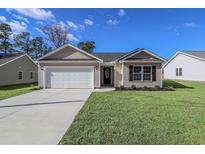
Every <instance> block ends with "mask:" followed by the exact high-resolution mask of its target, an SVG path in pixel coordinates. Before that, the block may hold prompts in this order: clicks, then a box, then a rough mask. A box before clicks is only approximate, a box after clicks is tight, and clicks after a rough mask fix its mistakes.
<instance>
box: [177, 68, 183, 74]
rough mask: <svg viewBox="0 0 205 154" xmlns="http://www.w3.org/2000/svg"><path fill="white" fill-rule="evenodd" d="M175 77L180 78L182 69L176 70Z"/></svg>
mask: <svg viewBox="0 0 205 154" xmlns="http://www.w3.org/2000/svg"><path fill="white" fill-rule="evenodd" d="M176 76H182V68H176Z"/></svg>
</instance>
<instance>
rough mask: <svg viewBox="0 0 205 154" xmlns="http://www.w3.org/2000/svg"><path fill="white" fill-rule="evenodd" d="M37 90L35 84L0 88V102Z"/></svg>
mask: <svg viewBox="0 0 205 154" xmlns="http://www.w3.org/2000/svg"><path fill="white" fill-rule="evenodd" d="M36 89H37V84H36V83H35V84H34V83H32V84H20V85H13V86H4V87H0V100H3V99H6V98H10V97H13V96H18V95H22V94H25V93H28V92H31V91H33V90H36Z"/></svg>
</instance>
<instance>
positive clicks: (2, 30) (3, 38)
mask: <svg viewBox="0 0 205 154" xmlns="http://www.w3.org/2000/svg"><path fill="white" fill-rule="evenodd" d="M11 34H12V30H11V27H10V25H8V24H6V23H0V49H1V50H3V51H4V55H5V56H6V55H7V52H8V51H9V49H10V48H11V46H12V44H11V43H10V40H9V39H10V38H9V37H10V35H11Z"/></svg>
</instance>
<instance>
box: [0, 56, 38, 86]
mask: <svg viewBox="0 0 205 154" xmlns="http://www.w3.org/2000/svg"><path fill="white" fill-rule="evenodd" d="M37 70H38V68H37V65H35V64H34V63H33V62H32V61H31V60H30V59H29V58H28V57H27V56H23V57H20V58H19V59H16V60H14V61H12V62H10V63H7V64H5V65H3V66H1V67H0V86H4V85H15V84H23V83H32V82H37V80H38V72H37ZM19 71H22V72H23V80H19V79H18V72H19ZM30 72H34V79H30Z"/></svg>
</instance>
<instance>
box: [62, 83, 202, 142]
mask: <svg viewBox="0 0 205 154" xmlns="http://www.w3.org/2000/svg"><path fill="white" fill-rule="evenodd" d="M164 85H165V86H170V85H171V86H173V87H175V89H176V91H113V92H106V93H92V95H91V96H90V98H89V99H88V101H87V102H86V104H85V106H84V107H83V108H82V109H81V111H80V113H79V114H78V116H77V117H76V118H75V120H74V122H73V124H72V125H71V127H70V129H69V131H68V132H67V133H66V134H65V136H64V138H63V139H62V141H61V142H60V144H205V83H199V82H188V81H165V83H164Z"/></svg>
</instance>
